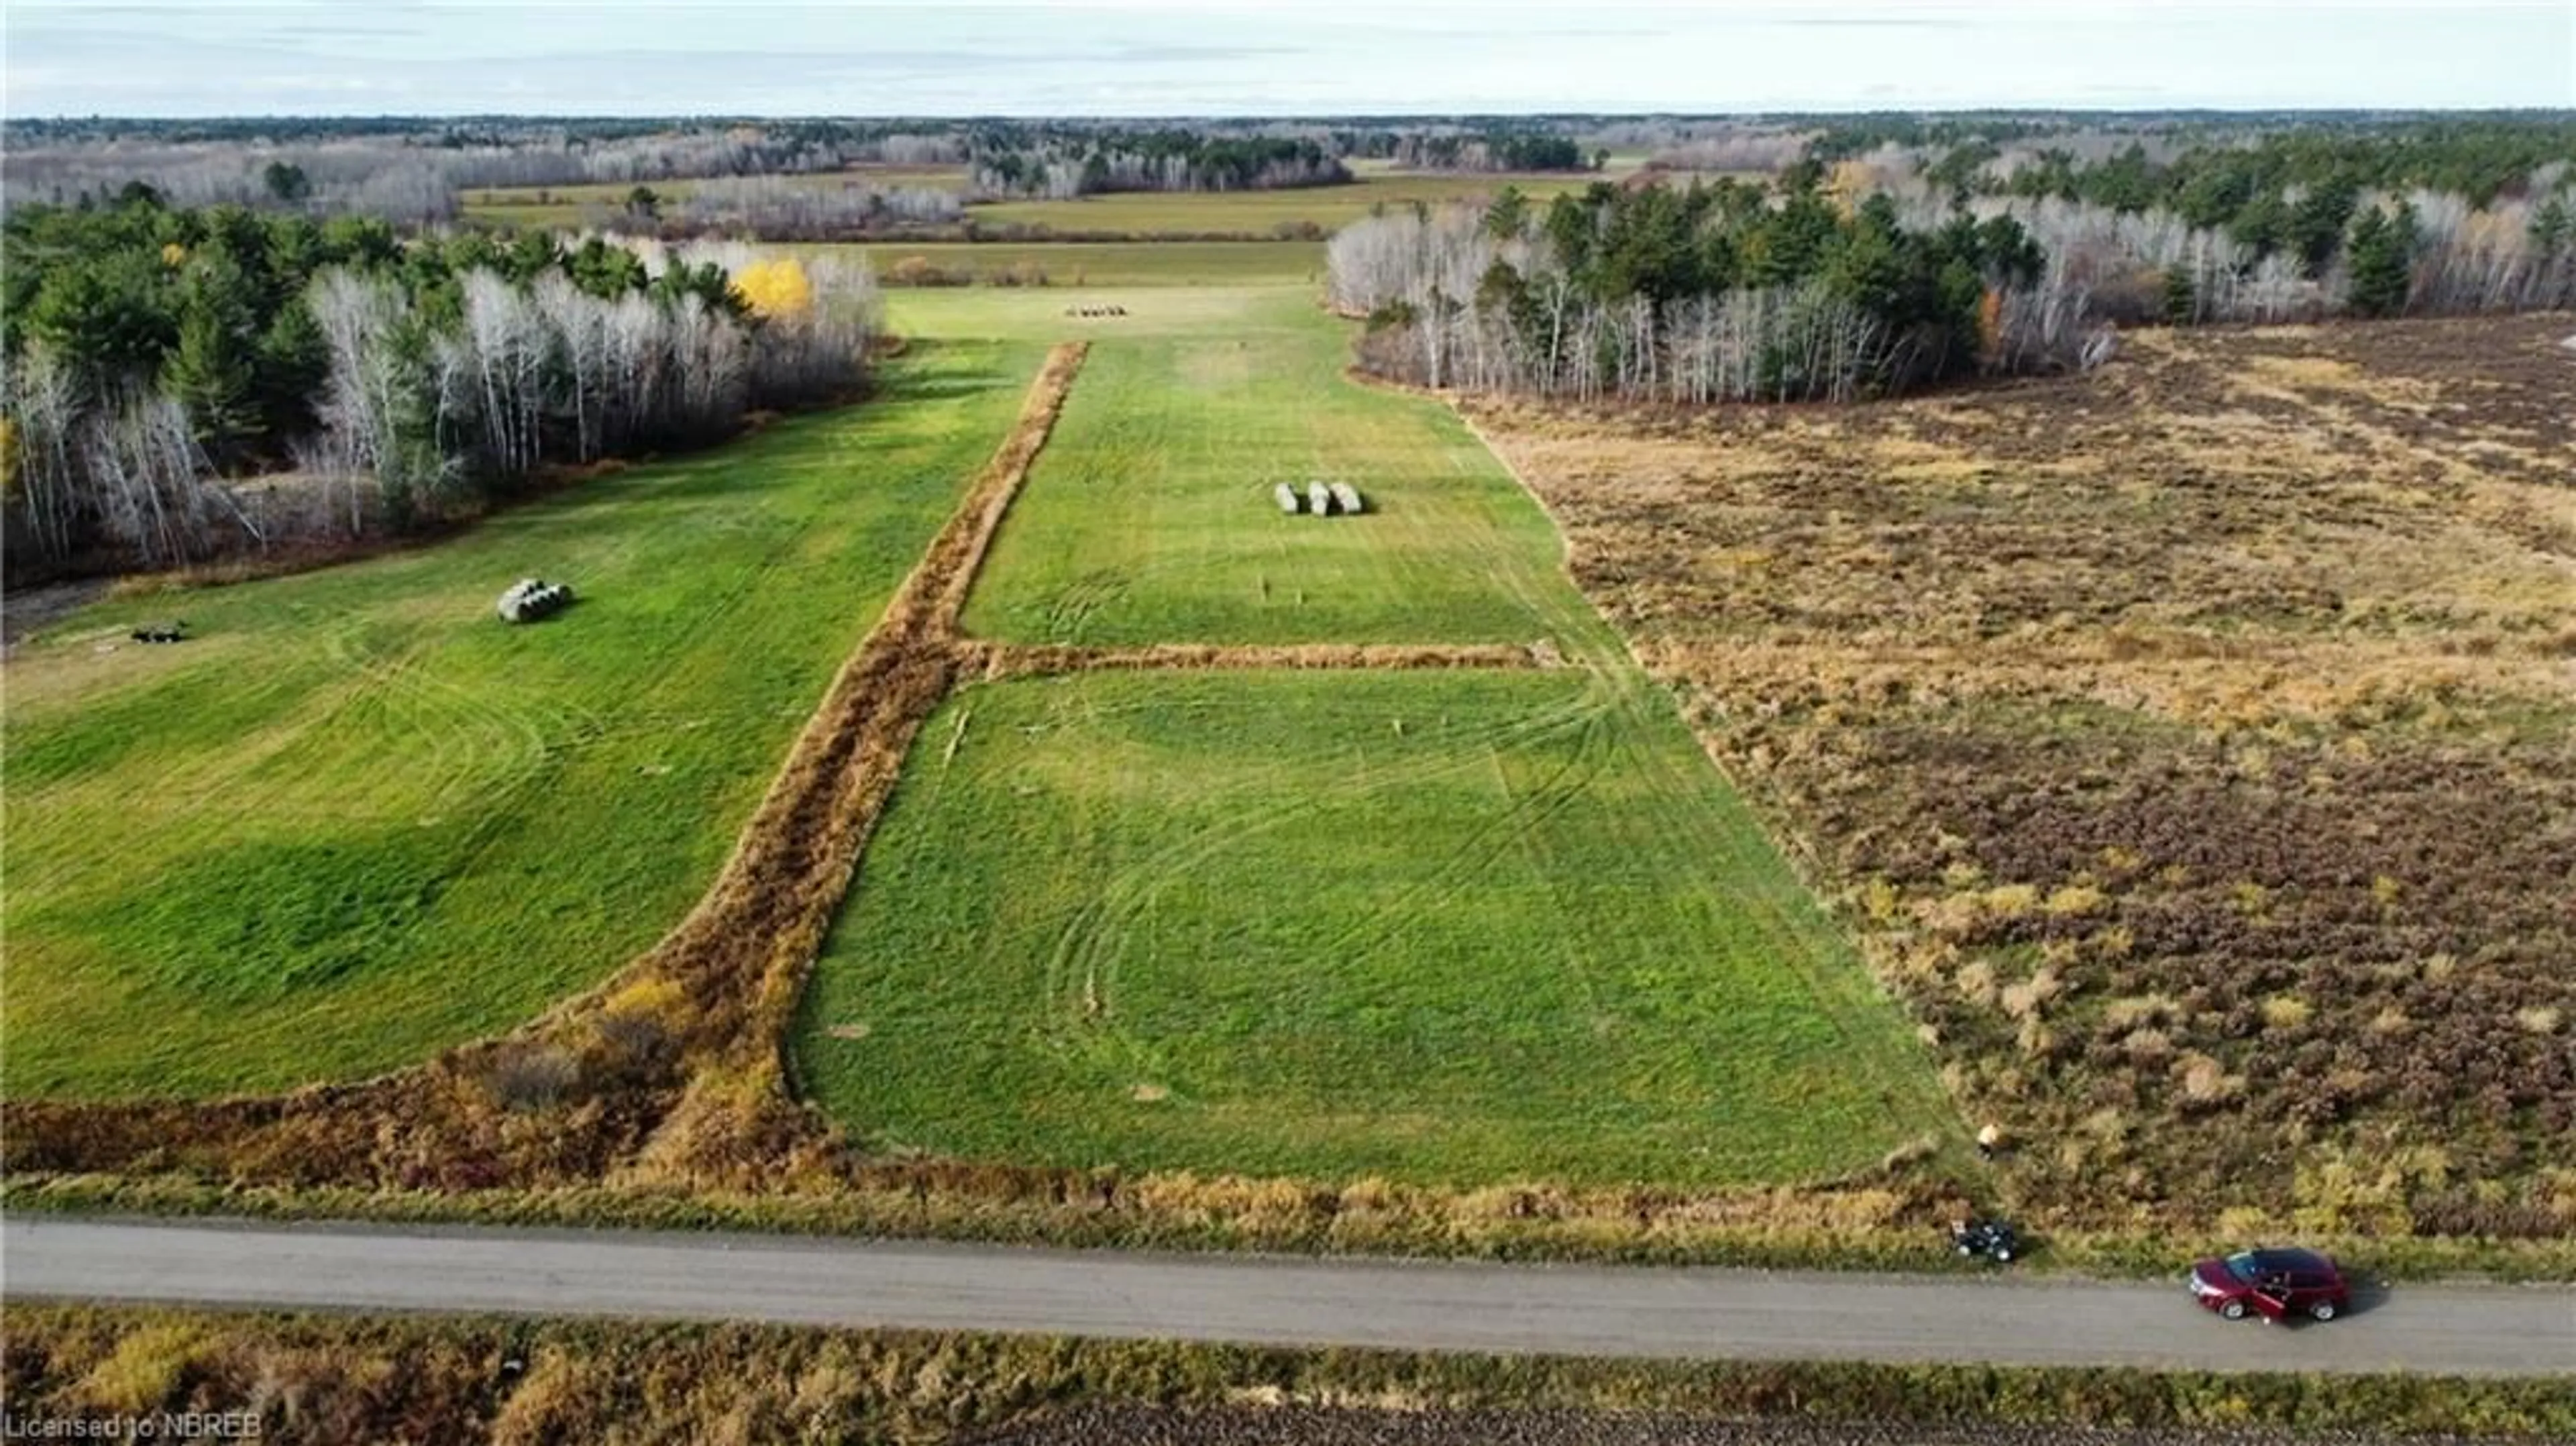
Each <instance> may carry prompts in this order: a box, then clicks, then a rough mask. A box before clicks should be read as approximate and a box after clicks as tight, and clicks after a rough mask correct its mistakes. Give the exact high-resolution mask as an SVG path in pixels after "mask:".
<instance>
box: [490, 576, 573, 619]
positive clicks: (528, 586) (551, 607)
mask: <svg viewBox="0 0 2576 1446" xmlns="http://www.w3.org/2000/svg"><path fill="white" fill-rule="evenodd" d="M571 601H572V589H571V588H569V587H566V586H565V585H564V584H562V583H559V582H547V581H545V580H544V579H543V578H534V577H523V578H521V579H519V580H518V581H517V582H514V583H512V584H510V590H509V591H508V592H505V593H503V594H501V602H500V605H499V611H500V614H501V620H502V621H503V622H509V623H526V622H534V621H536V620H537V619H538V618H542V617H548V616H551V615H553V614H555V613H558V612H561V611H563V609H564V605H565V604H567V603H569V602H571Z"/></svg>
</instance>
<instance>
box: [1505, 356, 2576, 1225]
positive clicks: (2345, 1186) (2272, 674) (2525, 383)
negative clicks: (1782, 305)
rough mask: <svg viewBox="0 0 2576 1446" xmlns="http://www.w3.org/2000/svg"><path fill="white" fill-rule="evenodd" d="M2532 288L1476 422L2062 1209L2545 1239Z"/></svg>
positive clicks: (2563, 411) (2545, 730)
mask: <svg viewBox="0 0 2576 1446" xmlns="http://www.w3.org/2000/svg"><path fill="white" fill-rule="evenodd" d="M2571 329H2576V320H2572V319H2571V318H2569V317H2567V316H2564V315H2558V316H2535V317H2517V318H2511V319H2475V320H2465V321H2431V322H2407V323H2391V324H2384V325H2373V326H2345V327H2329V328H2271V329H2264V330H2247V331H2209V332H2193V333H2173V332H2145V333H2138V334H2134V335H2132V336H2130V337H2129V338H2127V344H2126V346H2125V347H2124V349H2123V351H2122V353H2121V355H2120V356H2119V358H2118V359H2117V360H2116V361H2115V362H2114V363H2113V364H2112V365H2111V366H2110V367H2108V368H2107V369H2105V370H2104V371H2102V372H2099V373H2096V374H2094V375H2092V376H2088V377H2084V378H2067V379H2058V380H2048V381H2040V382H2032V383H2025V384H2020V385H2013V386H2006V387H2000V388H1995V389H1990V390H1984V391H1978V392H1972V393H1965V394H1956V395H1949V396H1940V397H1931V398H1924V399H1918V400H1913V401H1907V402H1900V403H1891V404H1884V405H1872V406H1862V407H1849V408H1838V409H1820V408H1748V409H1729V410H1725V411H1719V412H1712V413H1701V414H1696V415H1684V414H1677V413H1662V412H1626V413H1609V412H1600V411H1593V412H1580V411H1575V410H1570V409H1551V408H1539V407H1531V406H1515V405H1508V404H1497V403H1486V402H1473V403H1468V404H1466V406H1467V410H1468V412H1469V415H1470V417H1471V419H1472V420H1474V421H1475V422H1476V423H1477V425H1478V427H1479V429H1480V430H1481V431H1482V432H1483V433H1484V434H1485V435H1486V437H1487V438H1488V440H1489V441H1490V442H1491V443H1492V444H1493V445H1495V446H1496V448H1497V449H1498V450H1499V451H1500V452H1501V453H1502V454H1503V456H1504V457H1505V458H1506V460H1508V461H1509V462H1511V463H1512V464H1513V465H1514V467H1515V468H1516V469H1517V470H1518V471H1519V472H1520V473H1521V475H1522V476H1523V478H1524V479H1525V480H1526V481H1527V482H1528V483H1529V484H1530V485H1532V486H1533V487H1534V488H1535V489H1536V490H1537V491H1538V492H1539V493H1540V495H1541V496H1542V497H1543V499H1544V500H1545V501H1546V502H1547V504H1548V506H1549V508H1550V510H1551V511H1552V512H1554V513H1555V515H1556V516H1557V518H1558V520H1559V522H1560V524H1561V525H1562V526H1563V527H1564V528H1565V529H1566V531H1567V533H1568V536H1569V539H1570V542H1571V544H1572V547H1573V552H1574V567H1575V571H1576V575H1577V579H1578V581H1579V582H1580V583H1581V584H1582V586H1583V587H1584V589H1585V590H1586V591H1587V592H1588V593H1589V594H1590V595H1591V596H1592V598H1593V599H1594V601H1595V602H1596V603H1597V604H1599V605H1600V606H1601V608H1602V609H1603V610H1604V611H1605V612H1606V613H1607V614H1608V615H1609V616H1610V618H1611V619H1612V621H1613V622H1614V623H1615V624H1616V625H1618V626H1619V627H1620V628H1621V629H1622V630H1623V631H1624V632H1625V633H1626V634H1627V635H1628V636H1629V638H1630V639H1631V641H1632V645H1633V647H1634V648H1635V651H1636V652H1637V654H1638V656H1639V657H1640V659H1641V660H1642V661H1643V662H1644V663H1645V664H1646V666H1647V667H1648V668H1649V669H1650V670H1651V671H1652V672H1653V673H1654V674H1655V675H1656V676H1657V677H1659V678H1660V679H1662V680H1664V681H1666V682H1667V683H1669V684H1672V685H1674V686H1676V687H1677V688H1678V689H1679V690H1681V691H1682V692H1683V694H1684V695H1685V700H1686V705H1687V707H1688V708H1689V710H1690V712H1691V716H1692V718H1693V722H1694V725H1695V726H1696V727H1697V728H1698V730H1699V732H1700V734H1701V736H1702V738H1703V740H1704V742H1705V743H1706V744H1707V746H1708V747H1709V749H1710V750H1711V752H1712V753H1713V754H1714V756H1716V757H1717V758H1718V760H1719V761H1720V762H1721V763H1722V764H1723V765H1724V766H1725V767H1726V768H1727V769H1728V770H1729V772H1730V773H1732V774H1733V775H1734V776H1735V778H1736V779H1737V781H1738V782H1739V783H1740V784H1742V785H1744V786H1746V787H1747V788H1748V790H1749V791H1750V792H1751V793H1752V795H1753V796H1754V797H1755V798H1756V799H1757V800H1758V801H1759V802H1760V803H1761V804H1762V805H1763V806H1764V807H1765V808H1766V810H1767V811H1768V812H1769V814H1770V815H1771V818H1772V820H1773V823H1774V825H1775V828H1776V829H1777V830H1778V831H1779V832H1780V833H1781V834H1782V835H1783V836H1784V837H1785V838H1787V839H1788V840H1789V841H1790V842H1791V843H1792V844H1793V845H1794V847H1795V848H1796V850H1797V852H1798V854H1799V856H1800V857H1801V858H1802V861H1803V863H1804V865H1805V866H1806V867H1807V868H1808V870H1809V871H1810V872H1811V875H1812V876H1813V879H1814V882H1815V883H1816V884H1817V885H1818V886H1819V888H1820V890H1822V891H1823V892H1824V893H1825V894H1826V895H1827V896H1828V897H1830V898H1833V899H1834V900H1835V901H1836V902H1837V904H1838V906H1839V908H1840V909H1841V911H1842V912H1843V913H1844V915H1845V916H1846V917H1847V918H1848V919H1849V920H1850V921H1851V923H1852V925H1853V927H1854V929H1855V931H1856V932H1857V933H1858V934H1860V935H1861V937H1862V938H1863V939H1864V942H1865V945H1866V947H1867V949H1868V952H1869V954H1870V956H1871V958H1872V960H1873V963H1874V965H1875V967H1876V968H1877V969H1878V970H1879V971H1880V973H1881V975H1882V977H1883V978H1885V979H1886V980H1887V981H1888V982H1889V983H1890V984H1891V986H1892V987H1894V988H1895V989H1896V990H1897V991H1898V992H1899V993H1900V994H1901V996H1902V997H1903V998H1904V999H1905V1000H1906V1001H1907V1003H1908V1005H1909V1007H1910V1008H1911V1010H1912V1011H1913V1013H1914V1015H1915V1018H1916V1020H1917V1022H1918V1024H1919V1026H1920V1028H1921V1030H1922V1032H1923V1034H1924V1035H1925V1037H1926V1038H1927V1039H1928V1040H1931V1041H1932V1042H1933V1043H1934V1044H1935V1045H1936V1046H1937V1048H1938V1050H1939V1052H1940V1054H1941V1056H1942V1058H1943V1060H1944V1067H1945V1074H1946V1078H1947V1080H1948V1083H1949V1084H1950V1087H1951V1088H1952V1090H1953V1091H1954V1093H1955V1094H1956V1095H1957V1096H1958V1097H1959V1098H1960V1100H1961V1103H1962V1105H1963V1107H1964V1108H1965V1109H1966V1110H1967V1111H1968V1112H1969V1113H1970V1114H1971V1116H1972V1117H1975V1118H1977V1119H1979V1120H1986V1119H1991V1120H1994V1121H1997V1122H1999V1123H2001V1124H2002V1125H2004V1126H2005V1127H2006V1129H2007V1130H2009V1131H2010V1132H2011V1133H2012V1135H2013V1136H2014V1137H2015V1139H2016V1141H2017V1147H2016V1148H2014V1149H2013V1150H2011V1151H2010V1152H2008V1154H2007V1155H2006V1157H2005V1159H2004V1161H2003V1162H2002V1168H2003V1171H2004V1174H2005V1177H2006V1189H2007V1192H2008V1194H2009V1195H2011V1196H2012V1197H2014V1198H2015V1201H2016V1203H2017V1204H2019V1205H2020V1206H2021V1207H2022V1208H2024V1209H2026V1210H2032V1211H2035V1212H2037V1214H2038V1215H2039V1217H2040V1218H2042V1219H2045V1220H2053V1221H2054V1222H2056V1223H2058V1224H2059V1225H2061V1226H2065V1227H2076V1226H2082V1227H2088V1228H2107V1229H2117V1230H2130V1229H2155V1228H2159V1227H2161V1226H2165V1225H2170V1224H2173V1223H2177V1222H2181V1221H2196V1222H2200V1223H2203V1224H2211V1225H2223V1226H2225V1227H2227V1228H2231V1229H2237V1230H2246V1231H2257V1230H2264V1229H2279V1230H2290V1229H2299V1230H2312V1231H2335V1230H2350V1231H2359V1232H2365V1233H2388V1234H2411V1233H2427V1234H2429V1233H2443V1234H2454V1233H2457V1234H2477V1235H2496V1236H2524V1237H2551V1236H2558V1237H2563V1236H2565V1235H2566V1234H2567V1233H2568V1232H2569V1231H2571V1230H2576V352H2571V351H2570V350H2569V349H2568V348H2566V347H2564V346H2562V345H2561V344H2560V341H2561V338H2562V337H2564V336H2565V335H2566V334H2567V333H2568V332H2569V331H2570V330H2571Z"/></svg>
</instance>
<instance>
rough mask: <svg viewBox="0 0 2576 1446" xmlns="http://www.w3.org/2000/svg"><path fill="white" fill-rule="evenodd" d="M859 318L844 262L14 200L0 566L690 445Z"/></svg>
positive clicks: (394, 505) (108, 554) (826, 371)
mask: <svg viewBox="0 0 2576 1446" xmlns="http://www.w3.org/2000/svg"><path fill="white" fill-rule="evenodd" d="M874 325H875V294H874V285H873V281H872V279H871V278H870V277H869V276H868V275H867V273H866V272H865V270H864V268H861V267H858V266H855V265H844V264H837V263H833V262H828V261H815V262H799V261H795V260H789V259H771V258H761V257H757V256H755V255H754V254H753V253H751V252H750V251H749V250H748V248H740V247H736V248H730V249H722V248H720V249H717V250H713V251H690V250H685V249H684V250H679V251H672V250H668V249H666V248H663V247H661V246H659V245H658V244H655V243H650V242H646V243H639V244H638V245H635V246H632V247H630V246H626V245H619V244H615V243H612V242H609V241H606V240H603V239H601V238H598V237H590V238H587V239H585V240H583V241H582V242H581V243H579V244H578V245H572V246H567V245H565V244H563V243H562V242H560V241H558V240H557V239H556V238H555V237H553V236H551V235H548V234H545V233H538V232H525V233H518V234H494V233H489V232H480V231H475V232H464V233H459V234H455V235H448V236H422V237H416V238H412V239H408V240H407V239H404V238H402V237H400V236H398V235H397V234H396V233H395V232H394V230H393V228H392V227H391V226H389V225H387V224H386V223H384V222H382V221H380V220H375V219H372V218H359V217H338V218H334V219H331V220H328V221H320V220H316V219H314V218H312V217H308V216H302V215H291V214H263V213H258V212H253V211H249V210H247V209H244V208H240V207H214V208H207V209H194V208H184V207H171V206H166V205H164V204H162V203H161V202H160V201H159V200H158V199H157V198H156V197H154V196H153V195H152V194H151V193H150V192H149V191H148V190H144V189H141V188H137V189H136V190H135V192H134V193H132V194H130V195H128V196H127V197H125V198H124V199H123V200H121V201H120V202H119V203H118V204H115V205H112V206H104V207H99V206H93V207H90V208H86V209H80V208H58V207H48V206H32V207H24V208H18V209H13V210H12V211H11V212H10V214H9V216H8V218H7V222H6V225H5V227H0V364H5V380H0V467H5V476H0V499H5V504H6V508H7V513H8V519H9V523H10V528H9V534H10V536H9V541H10V547H11V552H12V557H13V561H28V562H33V563H36V564H38V565H40V566H43V567H47V568H57V569H58V568H64V567H123V566H134V565H141V566H167V565H171V564H174V563H179V562H185V561H190V560H197V559H202V558H206V557H209V556H213V555H216V554H218V553H221V552H223V551H226V550H228V549H232V548H239V547H245V546H247V547H253V548H261V547H268V546H273V545H277V544H280V543H286V542H305V541H313V540H317V539H319V540H346V539H349V538H353V537H356V536H360V535H364V534H366V533H369V532H371V531H375V530H379V529H393V530H401V529H404V528H408V527H411V526H415V525H417V524H420V523H422V522H425V521H428V520H432V519H435V518H438V517H441V516H446V515H450V514H454V513H458V512H464V511H471V510H473V509H474V508H476V507H479V506H481V505H484V504H486V503H488V502H490V501H492V500H494V499H497V498H500V497H503V496H506V495H508V494H510V493H512V492H514V491H516V490H518V489H520V488H522V487H524V486H525V485H526V484H527V483H528V481H529V480H530V479H531V478H532V477H534V476H535V475H536V474H537V473H538V472H539V470H540V469H542V468H543V467H545V466H547V465H549V464H554V463H581V462H588V461H592V460H595V459H597V458H601V457H606V456H612V455H616V454H618V453H621V452H626V451H632V450H637V449H642V448H652V447H663V446H672V445H685V444H691V443H697V442H703V441H707V440H712V439H714V438H717V437H720V436H723V435H726V434H728V433H730V432H731V431H732V430H734V429H735V428H736V427H737V426H738V424H739V422H740V419H741V416H742V414H743V413H744V412H745V411H746V410H747V409H749V408H751V407H754V406H780V405H788V404H794V403H798V402H803V401H808V400H812V399H816V398H819V397H823V396H828V395H833V394H838V393H842V392H845V391H847V390H849V389H850V388H852V387H854V386H855V385H857V384H858V383H859V382H860V381H861V379H862V376H863V372H862V368H863V367H864V364H865V354H866V349H867V343H868V340H869V337H870V335H871V332H872V330H873V327H874ZM281 474H285V475H284V478H283V480H281ZM252 479H256V480H252Z"/></svg>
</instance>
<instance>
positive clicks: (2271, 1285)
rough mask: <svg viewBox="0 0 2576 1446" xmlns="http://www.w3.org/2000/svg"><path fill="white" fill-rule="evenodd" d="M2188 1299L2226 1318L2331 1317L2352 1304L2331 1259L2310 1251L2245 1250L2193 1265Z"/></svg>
mask: <svg viewBox="0 0 2576 1446" xmlns="http://www.w3.org/2000/svg"><path fill="white" fill-rule="evenodd" d="M2191 1293H2192V1298H2193V1299H2195V1300H2198V1301H2199V1302H2200V1303H2201V1304H2202V1305H2205V1306H2207V1307H2209V1308H2210V1309H2211V1310H2214V1311H2216V1312H2218V1313H2219V1314H2220V1315H2222V1316H2225V1317H2226V1318H2227V1319H2229V1320H2243V1319H2244V1318H2245V1316H2246V1314H2247V1312H2249V1311H2250V1312H2252V1313H2254V1314H2256V1315H2259V1316H2261V1317H2263V1318H2264V1319H2265V1320H2280V1319H2283V1318H2284V1317H2287V1316H2294V1315H2303V1316H2307V1317H2309V1318H2310V1319H2312V1320H2333V1319H2334V1318H2335V1317H2336V1316H2339V1315H2341V1314H2343V1313H2344V1312H2345V1311H2347V1310H2350V1309H2351V1308H2352V1291H2351V1290H2350V1289H2349V1288H2348V1287H2347V1286H2345V1284H2344V1281H2343V1272H2342V1271H2340V1270H2337V1269H2335V1263H2334V1262H2333V1261H2331V1260H2329V1259H2327V1258H2326V1257H2324V1256H2322V1255H2319V1254H2317V1253H2316V1252H2315V1251H2313V1250H2243V1251H2239V1252H2237V1253H2236V1254H2234V1255H2230V1256H2227V1257H2225V1258H2223V1259H2222V1258H2220V1257H2217V1256H2212V1257H2211V1258H2209V1259H2207V1260H2204V1261H2202V1262H2200V1263H2199V1264H2198V1265H2195V1266H2193V1267H2192V1268H2191Z"/></svg>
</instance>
